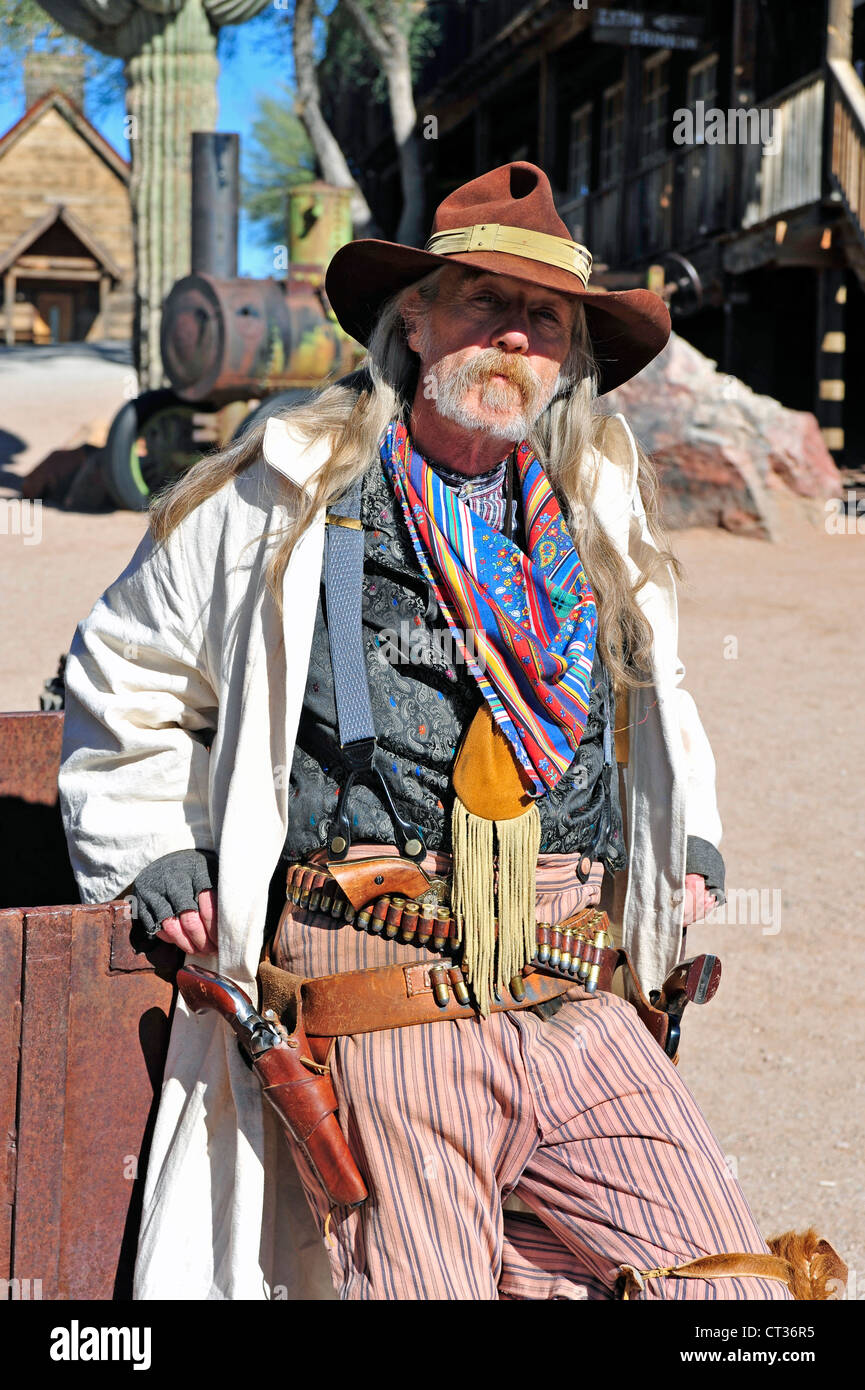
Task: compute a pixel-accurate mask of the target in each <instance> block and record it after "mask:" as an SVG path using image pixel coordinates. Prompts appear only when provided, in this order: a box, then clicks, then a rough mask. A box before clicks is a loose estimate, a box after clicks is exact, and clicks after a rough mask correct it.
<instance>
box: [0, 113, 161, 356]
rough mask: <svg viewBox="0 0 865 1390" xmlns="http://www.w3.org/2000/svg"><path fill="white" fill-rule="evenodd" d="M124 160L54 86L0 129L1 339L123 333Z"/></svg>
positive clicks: (126, 326) (127, 316)
mask: <svg viewBox="0 0 865 1390" xmlns="http://www.w3.org/2000/svg"><path fill="white" fill-rule="evenodd" d="M129 178H130V168H129V164H128V163H127V161H126V160H125V159H123V158H122V157H121V155H119V154H118V153H117V151H116V150H115V149H114V148H113V147H112V146H111V145H110V144H109V143H108V141H107V140H105V139H103V137H102V136H101V135H100V134H99V132H98V131H97V130H96V129H95V128H94V127H93V126H92V125H91V123H90V122H89V121H88V120H87V118H86V116H84V114H83V113H82V111H81V110H80V108H79V106H78V105H77V104H76V102H75V101H74V100H73V99H72V98H71V97H70V96H68V95H66V94H65V93H64V92H63V91H62V90H61V89H60V88H58V87H52V88H51V89H50V90H49V91H47V92H44V93H43V94H42V95H41V96H39V97H38V99H36V100H34V101H33V102H32V103H31V104H29V105H28V109H27V110H26V111H25V113H24V115H23V116H22V117H21V119H20V120H19V121H17V122H16V123H15V125H13V126H12V127H11V128H10V129H9V130H7V131H6V133H5V135H3V136H2V137H0V278H2V285H3V293H2V296H0V341H2V342H5V343H6V344H8V345H11V344H13V343H15V342H35V343H45V342H74V341H79V342H80V341H88V340H89V341H94V340H99V339H120V340H124V341H128V340H129V339H130V338H131V336H132V322H133V308H134V294H133V284H134V272H133V246H132V211H131V206H130V200H129Z"/></svg>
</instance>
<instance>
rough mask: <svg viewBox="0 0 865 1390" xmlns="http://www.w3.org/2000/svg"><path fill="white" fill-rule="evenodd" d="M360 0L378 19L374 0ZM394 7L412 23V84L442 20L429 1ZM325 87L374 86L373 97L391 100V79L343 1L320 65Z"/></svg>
mask: <svg viewBox="0 0 865 1390" xmlns="http://www.w3.org/2000/svg"><path fill="white" fill-rule="evenodd" d="M359 3H360V4H361V6H362V7H363V9H365V10H366V11H367V13H368V14H369V15H370V16H371V17H372V19H373V21H375V19H376V15H375V6H374V4H373V0H359ZM394 8H395V9H396V10H397V12H398V13H399V15H400V18H401V20H402V22H403V23H404V24H407V25H408V26H409V57H410V59H411V75H412V84H414V83H415V82H416V81H417V78H418V76H419V75H420V72H421V69H422V68H423V65H424V62H425V61H426V59H427V58H428V57H429V55H430V54H431V53H432V52H433V51H434V50H435V46H436V42H437V40H438V39H439V37H440V35H441V27H440V24H439V22H438V20H437V19H436V18H435V16H434V15H433V14H432V13H431V12H430V8H429V6H428V5H427V4H425V3H423V4H419V3H418V0H394ZM319 80H320V82H321V85H322V90H323V91H325V90H328V91H333V92H336V91H338V90H339V89H340V88H348V89H349V90H351V91H358V92H359V91H361V90H363V89H364V88H368V89H369V90H370V99H371V100H372V101H373V102H375V103H376V105H379V104H380V103H381V104H383V103H385V102H386V101H387V79H386V77H385V75H384V73H383V72H382V71H381V68H380V67H379V65H378V62H377V60H376V57H375V54H374V53H372V52H371V51H370V48H369V45H368V43H367V42H366V40H365V38H364V37H363V35H362V34H361V32H360V30H359V29H358V27H357V25H356V24H355V23H354V22H353V20H352V19H351V16H350V15H349V13H348V11H347V10H346V9H345V7H344V6H343V5H340V4H337V5H336V7H335V8H334V10H333V12H332V14H331V17H330V21H329V24H328V33H327V49H326V52H325V55H324V58H323V59H322V62H321V64H320V66H319Z"/></svg>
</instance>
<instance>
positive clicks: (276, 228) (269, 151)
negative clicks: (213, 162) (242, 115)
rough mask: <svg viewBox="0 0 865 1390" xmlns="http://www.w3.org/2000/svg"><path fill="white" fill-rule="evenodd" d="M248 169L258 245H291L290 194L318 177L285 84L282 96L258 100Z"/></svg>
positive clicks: (244, 191) (244, 195)
mask: <svg viewBox="0 0 865 1390" xmlns="http://www.w3.org/2000/svg"><path fill="white" fill-rule="evenodd" d="M244 164H245V166H246V168H245V172H244V176H243V179H242V185H241V200H242V206H243V210H244V212H245V213H246V214H247V216H248V217H249V219H250V221H251V222H253V223H257V224H260V225H259V229H258V230H259V232H260V235H259V236H258V238H257V240H258V241H259V244H260V245H262V246H266V245H268V244H271V245H284V244H287V242H288V206H287V192H288V189H289V188H291V187H293V186H294V184H296V183H307V182H308V181H309V180H310V179H314V178H316V177H317V168H316V161H315V155H314V153H313V150H312V146H311V145H310V143H309V140H308V139H307V135H306V131H305V130H304V128H303V125H302V123H301V121H300V120H299V119H298V117H297V116H296V115H295V114H294V94H293V92H292V91H291V90H290V89H289V88H288V87H287V86H286V84H285V83H283V84H282V89H281V94H279V93H277V94H274V95H269V96H261V97H259V100H258V106H257V111H256V116H255V120H254V121H253V125H252V132H251V138H250V141H249V144H248V146H247V152H246V154H245V156H244Z"/></svg>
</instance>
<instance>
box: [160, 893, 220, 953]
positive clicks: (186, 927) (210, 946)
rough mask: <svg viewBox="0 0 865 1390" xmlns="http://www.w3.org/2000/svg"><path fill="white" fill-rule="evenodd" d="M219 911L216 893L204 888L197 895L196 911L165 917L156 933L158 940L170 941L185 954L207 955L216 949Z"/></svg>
mask: <svg viewBox="0 0 865 1390" xmlns="http://www.w3.org/2000/svg"><path fill="white" fill-rule="evenodd" d="M218 925H219V911H218V907H217V902H216V894H215V892H214V891H213V889H212V888H205V889H204V890H203V891H202V892H201V893H199V895H198V911H197V912H181V913H180V915H179V917H166V918H165V920H164V921H163V922H162V924H161V925H160V928H159V931H158V932H157V933H156V935H157V936H158V937H159V940H160V941H170V942H171V944H172V946H179V947H180V949H181V951H185V952H186V953H187V955H208V954H209V953H210V952H211V951H215V950H216V933H217V928H218Z"/></svg>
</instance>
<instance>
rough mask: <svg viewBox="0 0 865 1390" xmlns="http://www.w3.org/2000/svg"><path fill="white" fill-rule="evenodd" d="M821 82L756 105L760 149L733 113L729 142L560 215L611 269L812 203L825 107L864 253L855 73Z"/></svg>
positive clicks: (863, 101) (864, 145) (839, 68)
mask: <svg viewBox="0 0 865 1390" xmlns="http://www.w3.org/2000/svg"><path fill="white" fill-rule="evenodd" d="M828 83H829V85H828V93H827V90H826V83H825V81H824V77H823V73H822V71H818V72H812V73H809V74H808V75H807V76H806V77H803V78H802V79H800V81H798V82H796V83H794V84H792V85H791V86H790V87H785V88H784V89H783V90H782V91H780V92H777V93H776V94H775V95H774V96H772V97H768V98H766V100H765V101H763V102H762V103H761V108H762V111H763V112H764V117H763V119H764V122H765V112H767V111H771V112H773V117H772V125H771V144H769V143H768V142H767V143H765V144H764V143H762V137H763V136H766V135H769V134H770V131H769V130H767V128H766V126H765V124H764V126H763V129H762V130H760V129H759V128H758V127H757V124H756V117H752V118H751V121H750V123H749V122H748V121H746V119H745V117H746V113H744V112H742V113H739V123H740V129H739V130H738V131H736V132H735V133H734V132H730V131H729V130H728V131H727V132H726V134H727V137H728V138H727V142H726V143H718V144H711V145H710V144H699V145H696V146H693V147H692V148H689V149H687V150H684V151H682V150H680V151H677V152H669V153H667V152H665V153H664V154H662V155H660V156H658V158H657V159H656V161H655V163H654V164H653V165H652V166H651V167H649V168H645V167H644V168H642V169H638V170H636V171H633V172H629V173H625V174H624V175H623V176H622V177H621V178H619V179H617V180H616V182H615V183H611V184H608V185H607V186H606V187H605V188H601V189H596V190H594V191H592V192H590V193H588V194H583V195H582V196H580V197H579V198H573V199H571V200H570V201H568V202H566V203H564V204H563V205H562V206H561V207H560V209H559V212H560V215H561V217H562V218H563V220H564V221H565V222H566V223H567V225H568V226H569V228H570V229H571V235H572V236H573V237H574V238H575V240H577V241H581V242H583V243H584V244H585V245H587V246H588V248H589V250H590V251H591V253H592V255H593V257H594V258H595V260H596V261H598V262H604V263H606V264H607V265H610V266H612V267H616V266H621V265H627V264H628V263H629V262H633V261H636V260H643V259H645V258H646V257H647V256H652V255H656V254H658V253H660V252H662V251H665V250H668V249H670V248H671V247H673V246H674V245H675V246H676V247H678V248H680V249H687V248H688V247H689V246H693V245H694V244H695V243H697V242H699V241H700V240H701V239H702V238H704V237H707V236H711V235H712V234H713V233H717V232H722V231H732V230H735V229H736V228H738V227H741V228H743V229H747V228H749V227H753V226H755V225H756V224H758V223H760V222H763V221H766V220H767V219H769V218H772V217H778V216H781V215H782V214H784V213H787V212H792V211H793V210H794V209H796V208H801V207H805V206H807V205H808V204H810V203H817V202H819V201H820V200H821V197H822V196H823V194H824V191H825V190H824V188H823V185H822V181H821V176H822V147H823V128H824V126H823V123H824V100H827V99H828V101H829V102H830V103H831V111H830V113H829V120H830V131H831V137H832V138H831V153H830V168H829V174H830V177H831V181H832V185H833V186H834V188H835V189H836V190H837V192H838V193H839V194H840V196H841V198H842V199H843V202H844V206H845V208H846V210H847V213H848V215H849V217H850V220H851V222H852V224H853V225H854V226H855V228H856V229H857V232H858V235H859V238H860V240H861V242H862V246H863V249H865V88H863V86H862V83H861V82H860V81H859V78H858V76H857V74H856V71H855V69H854V68H853V67H852V65H851V64H850V63H848V62H841V61H837V60H833V61H832V62H830V64H829V77H828ZM749 133H750V136H751V138H750V139H748V134H749ZM735 135H738V140H736V139H735ZM731 136H733V137H734V138H733V139H732V140H731ZM737 186H738V199H737V197H736V192H737ZM737 210H741V215H740V216H739V215H737Z"/></svg>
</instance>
